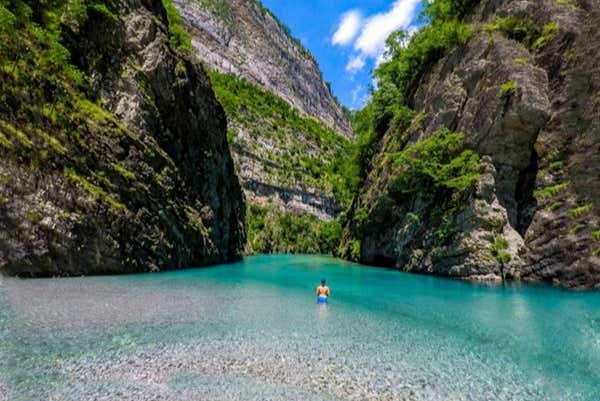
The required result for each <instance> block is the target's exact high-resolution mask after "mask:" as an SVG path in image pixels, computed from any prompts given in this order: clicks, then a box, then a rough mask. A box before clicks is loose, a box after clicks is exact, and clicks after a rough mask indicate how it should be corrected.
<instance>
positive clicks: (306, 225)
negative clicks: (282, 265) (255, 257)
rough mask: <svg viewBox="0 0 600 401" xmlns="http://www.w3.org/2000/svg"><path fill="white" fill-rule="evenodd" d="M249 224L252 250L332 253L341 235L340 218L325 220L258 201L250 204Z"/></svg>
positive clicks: (261, 251) (249, 245) (247, 223)
mask: <svg viewBox="0 0 600 401" xmlns="http://www.w3.org/2000/svg"><path fill="white" fill-rule="evenodd" d="M246 227H247V234H248V247H249V248H250V249H249V251H250V252H252V253H321V254H330V253H333V250H334V249H335V248H336V247H337V245H338V243H339V238H340V234H341V225H340V223H339V222H338V221H335V220H333V221H321V220H319V219H317V218H316V217H315V216H313V215H310V214H305V213H294V212H282V211H279V210H277V209H275V208H272V207H263V206H259V205H256V204H250V205H248V209H247V213H246Z"/></svg>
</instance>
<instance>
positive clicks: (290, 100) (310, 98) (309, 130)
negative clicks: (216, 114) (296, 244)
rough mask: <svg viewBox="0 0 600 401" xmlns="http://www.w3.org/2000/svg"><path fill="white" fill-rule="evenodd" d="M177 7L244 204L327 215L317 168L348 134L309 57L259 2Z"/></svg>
mask: <svg viewBox="0 0 600 401" xmlns="http://www.w3.org/2000/svg"><path fill="white" fill-rule="evenodd" d="M174 4H175V6H176V7H177V8H178V10H179V12H180V14H181V16H182V18H183V21H184V25H185V28H186V30H187V31H188V32H189V33H190V34H191V36H192V45H193V47H194V49H195V52H196V55H197V56H198V58H199V59H200V60H202V62H203V63H204V64H205V65H206V66H207V67H208V68H209V69H211V70H213V71H214V72H212V73H211V77H213V83H214V84H215V91H216V92H217V97H218V98H219V100H220V101H221V102H222V103H223V105H224V107H225V109H226V112H227V117H228V121H229V132H230V145H231V150H232V153H233V158H234V163H235V167H236V172H237V173H238V176H239V177H240V181H241V185H242V188H243V189H244V193H245V196H246V199H247V201H248V203H249V204H253V205H258V206H260V207H266V208H269V209H271V210H273V211H277V213H294V214H302V215H310V216H314V217H316V218H317V219H319V220H321V221H328V220H332V219H333V218H334V217H335V216H336V215H337V213H338V211H339V209H340V205H339V204H338V202H336V199H335V197H334V194H333V191H332V185H331V184H330V183H329V182H326V180H325V179H324V178H323V177H324V174H322V173H323V170H324V167H326V166H327V165H328V164H329V163H330V162H331V161H332V160H333V159H334V158H335V157H336V155H337V154H339V153H340V152H341V151H342V150H343V147H344V145H345V144H346V143H347V142H348V138H349V137H351V136H352V131H351V128H350V124H349V122H348V119H347V118H346V115H345V114H344V111H343V109H342V107H341V106H340V105H339V104H338V102H337V101H336V100H335V99H334V97H333V96H332V94H331V92H330V88H329V87H328V85H327V84H326V83H325V82H324V81H323V77H322V73H321V71H320V70H319V67H318V65H317V63H316V61H315V59H314V58H313V56H312V55H311V54H310V53H309V52H308V51H307V50H306V49H305V48H304V47H303V46H302V45H301V43H300V42H299V41H298V40H296V39H294V38H293V37H292V36H291V35H290V32H289V30H288V28H286V27H285V26H284V25H282V24H281V22H279V20H278V19H277V18H276V17H275V16H274V15H273V14H272V13H271V12H270V11H269V10H267V9H266V8H265V7H264V6H263V5H262V4H261V3H260V2H259V1H257V0H175V1H174ZM233 81H235V82H233ZM229 99H234V100H233V101H229ZM265 103H266V104H267V105H271V106H272V107H271V108H270V109H268V108H267V107H264V106H265ZM288 105H290V106H291V108H290V107H288ZM309 165H310V166H312V169H311V168H310V167H309ZM263 251H266V250H263Z"/></svg>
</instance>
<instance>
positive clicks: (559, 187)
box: [534, 182, 570, 200]
mask: <svg viewBox="0 0 600 401" xmlns="http://www.w3.org/2000/svg"><path fill="white" fill-rule="evenodd" d="M569 185H570V183H569V182H563V183H561V184H556V185H552V186H549V187H545V188H541V189H537V190H536V191H535V192H534V195H535V197H536V198H539V199H544V200H545V199H550V198H554V197H555V196H556V195H558V194H560V193H561V192H564V191H566V190H567V188H569Z"/></svg>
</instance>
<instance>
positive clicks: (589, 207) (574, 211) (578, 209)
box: [568, 203, 593, 219]
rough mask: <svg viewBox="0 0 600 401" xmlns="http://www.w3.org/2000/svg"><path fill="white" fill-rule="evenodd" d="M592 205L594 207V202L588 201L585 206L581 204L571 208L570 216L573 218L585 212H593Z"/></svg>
mask: <svg viewBox="0 0 600 401" xmlns="http://www.w3.org/2000/svg"><path fill="white" fill-rule="evenodd" d="M592 207H593V205H592V203H587V204H585V205H583V206H579V207H576V208H573V209H570V210H569V212H568V214H569V217H570V218H571V219H577V218H579V217H581V216H583V215H584V214H587V213H589V212H591V211H592Z"/></svg>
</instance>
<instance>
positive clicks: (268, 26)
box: [174, 0, 352, 136]
mask: <svg viewBox="0 0 600 401" xmlns="http://www.w3.org/2000/svg"><path fill="white" fill-rule="evenodd" d="M174 4H175V5H176V6H177V7H178V9H179V11H180V13H181V16H182V18H183V20H184V23H185V26H186V28H187V29H188V31H189V32H190V33H191V34H192V44H193V45H194V48H195V49H196V52H197V54H198V56H199V57H200V59H201V60H203V61H204V62H205V63H206V64H207V65H208V66H210V67H211V68H214V69H216V70H218V71H220V72H223V73H231V74H234V75H236V76H239V77H243V78H245V79H247V80H249V81H250V82H253V83H256V84H258V85H259V86H261V87H263V88H265V89H267V90H269V91H270V92H273V93H274V94H276V95H277V96H279V97H280V98H282V99H285V100H286V101H288V102H289V103H290V104H292V105H293V106H294V107H295V108H297V109H298V110H300V111H302V112H303V113H305V114H306V115H310V116H314V117H316V118H317V119H319V120H321V121H322V122H323V123H325V124H326V125H327V126H328V127H330V128H332V129H334V130H336V131H338V132H341V133H343V134H345V135H347V136H351V135H352V131H351V129H350V125H349V123H348V120H347V119H346V117H345V116H344V113H343V111H342V108H341V106H340V105H339V104H338V103H337V102H336V101H335V100H334V98H333V96H332V94H331V91H330V89H329V87H328V85H327V84H325V83H324V82H323V77H322V74H321V71H320V70H319V67H318V65H317V63H316V61H315V59H314V58H313V57H312V55H311V54H310V53H309V52H308V51H307V50H306V49H305V48H304V47H303V46H302V45H301V44H300V43H299V42H298V41H297V40H295V39H293V38H292V37H291V36H290V34H289V31H288V29H287V28H286V27H285V26H283V25H282V24H281V23H280V22H279V21H278V20H277V18H276V17H275V16H274V15H273V14H272V13H271V12H270V11H269V10H267V9H266V8H265V7H264V6H263V5H262V4H261V3H260V2H259V1H257V0H175V1H174Z"/></svg>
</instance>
